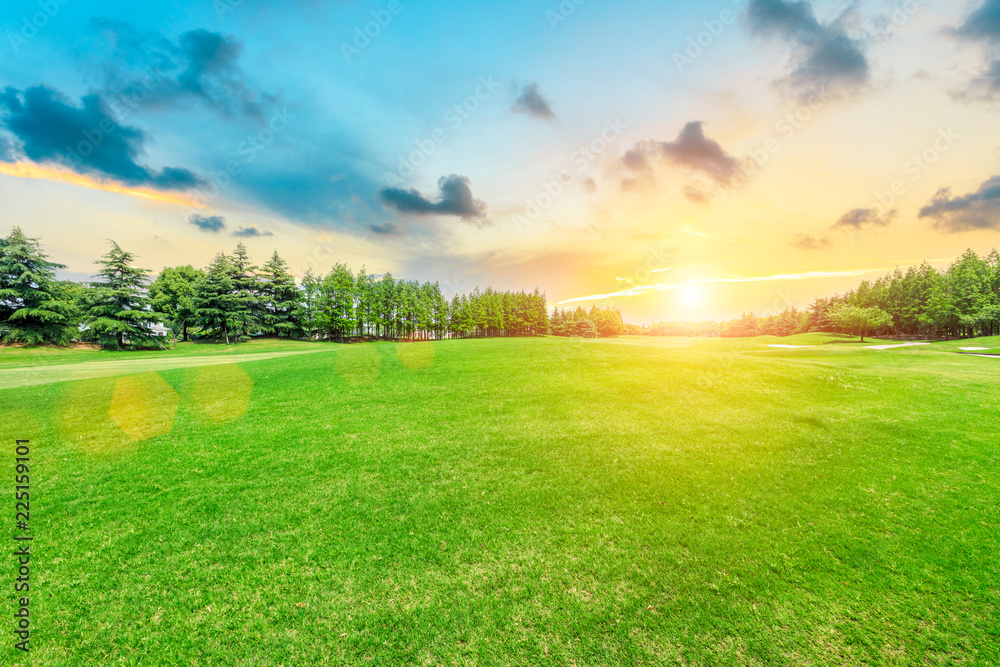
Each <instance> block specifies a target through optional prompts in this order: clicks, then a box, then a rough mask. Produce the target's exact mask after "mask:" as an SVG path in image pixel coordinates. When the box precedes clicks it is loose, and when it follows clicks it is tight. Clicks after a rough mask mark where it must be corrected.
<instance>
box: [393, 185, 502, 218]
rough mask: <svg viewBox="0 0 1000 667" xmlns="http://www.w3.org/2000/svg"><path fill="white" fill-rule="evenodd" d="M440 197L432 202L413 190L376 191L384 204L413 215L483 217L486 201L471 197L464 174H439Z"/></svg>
mask: <svg viewBox="0 0 1000 667" xmlns="http://www.w3.org/2000/svg"><path fill="white" fill-rule="evenodd" d="M438 187H439V188H440V189H441V196H440V197H439V198H438V200H437V201H436V202H432V201H431V200H429V199H427V198H426V197H424V196H423V195H421V194H420V193H419V192H417V191H416V190H414V189H410V190H402V189H400V188H383V189H382V190H380V191H379V196H380V197H381V199H382V201H383V203H385V205H386V206H388V207H390V208H394V209H396V210H397V211H399V212H400V213H413V214H416V215H454V216H458V217H460V218H462V219H463V220H473V219H479V220H485V218H486V203H485V202H483V201H482V200H479V199H474V198H473V197H472V189H471V188H470V187H469V179H468V178H466V177H465V176H456V175H455V174H452V175H451V176H442V177H441V179H440V180H439V181H438Z"/></svg>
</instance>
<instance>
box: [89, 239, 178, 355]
mask: <svg viewBox="0 0 1000 667" xmlns="http://www.w3.org/2000/svg"><path fill="white" fill-rule="evenodd" d="M109 242H110V243H111V249H110V250H109V251H108V252H107V253H105V254H104V255H103V256H102V258H101V259H100V260H98V261H96V262H94V263H95V264H97V265H98V266H100V267H101V270H100V271H98V272H97V274H96V275H95V277H96V278H99V280H95V281H93V282H91V283H90V286H91V287H92V288H93V291H92V292H91V293H90V294H89V295H88V296H87V297H86V300H87V305H88V308H87V313H86V316H85V318H84V320H83V323H84V324H85V325H86V327H87V329H86V331H85V338H86V339H87V340H92V341H94V342H96V343H98V344H99V345H100V346H101V347H104V348H111V349H114V350H122V349H125V348H126V347H139V348H143V347H163V344H162V342H161V341H160V339H159V337H158V336H155V335H154V334H153V331H152V326H153V325H154V324H156V323H157V322H159V321H160V320H161V319H162V318H163V315H162V314H161V313H157V312H154V311H153V310H152V307H151V305H152V304H151V301H150V298H149V296H148V292H147V290H146V285H147V283H148V282H149V273H150V271H149V269H142V268H139V267H136V266H132V263H133V262H134V261H135V255H134V254H132V253H130V252H127V251H125V250H122V249H121V247H120V246H119V245H118V244H117V243H115V242H114V241H109Z"/></svg>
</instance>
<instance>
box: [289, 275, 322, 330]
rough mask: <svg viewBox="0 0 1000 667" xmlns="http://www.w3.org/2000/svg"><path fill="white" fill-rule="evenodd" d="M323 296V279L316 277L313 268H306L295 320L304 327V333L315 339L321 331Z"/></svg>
mask: <svg viewBox="0 0 1000 667" xmlns="http://www.w3.org/2000/svg"><path fill="white" fill-rule="evenodd" d="M321 296H322V281H321V280H320V279H319V278H317V277H316V275H315V274H314V273H313V272H312V269H306V274H305V275H304V276H302V286H301V287H300V289H299V300H298V307H297V308H296V310H295V320H296V321H297V322H298V324H299V327H300V328H301V329H302V335H303V336H305V337H306V338H308V339H309V340H313V339H314V338H316V337H317V336H318V335H319V331H320V318H319V308H320V298H321Z"/></svg>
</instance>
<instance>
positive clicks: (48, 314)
mask: <svg viewBox="0 0 1000 667" xmlns="http://www.w3.org/2000/svg"><path fill="white" fill-rule="evenodd" d="M64 268H66V267H65V266H64V265H63V264H56V263H55V262H50V261H48V255H46V254H44V253H43V252H42V251H41V246H40V245H39V243H38V239H34V238H29V237H27V236H25V235H24V233H23V232H22V231H21V228H20V227H14V228H13V229H11V231H10V234H9V235H8V236H7V238H6V239H4V241H3V246H2V248H0V304H2V310H0V313H2V315H3V326H4V329H5V331H4V336H3V338H4V342H7V343H27V344H29V345H37V344H40V343H55V344H57V345H65V344H67V343H69V342H70V340H72V338H73V336H74V335H75V334H76V333H77V328H76V317H77V313H78V311H77V309H76V307H75V306H74V305H73V303H72V297H70V296H68V295H66V294H65V293H64V290H63V289H62V288H61V287H60V285H59V283H58V282H57V281H56V280H55V271H56V269H64Z"/></svg>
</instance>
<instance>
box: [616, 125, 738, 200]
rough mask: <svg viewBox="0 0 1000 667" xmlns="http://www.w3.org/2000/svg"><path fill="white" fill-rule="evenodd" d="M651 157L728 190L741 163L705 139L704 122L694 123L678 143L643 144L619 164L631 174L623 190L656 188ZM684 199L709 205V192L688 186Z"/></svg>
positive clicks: (687, 126) (625, 180)
mask: <svg viewBox="0 0 1000 667" xmlns="http://www.w3.org/2000/svg"><path fill="white" fill-rule="evenodd" d="M651 157H659V158H660V159H662V160H665V161H667V162H669V163H671V164H674V165H677V166H680V167H686V168H688V169H692V170H694V171H700V172H702V173H703V174H705V175H707V176H708V177H709V178H711V179H712V180H713V181H715V183H716V184H717V185H720V186H728V185H730V184H731V183H732V180H733V177H734V176H735V175H736V174H737V173H738V170H739V162H738V161H737V159H736V158H735V157H733V156H732V155H730V154H729V153H727V152H726V151H725V150H723V148H722V146H720V145H719V143H718V142H717V141H714V140H712V139H709V138H707V137H706V136H705V130H704V128H703V127H702V124H701V121H691V122H690V123H688V124H687V125H685V126H684V128H683V129H682V130H681V131H680V134H678V135H677V139H676V140H674V141H640V142H638V143H636V144H635V146H633V147H632V148H630V149H628V150H627V151H625V153H624V154H623V155H622V157H621V158H620V159H619V160H618V162H619V164H620V165H621V166H622V167H624V169H625V170H626V172H627V173H628V174H629V175H628V176H626V177H625V178H623V179H622V180H621V183H620V185H621V188H622V190H626V191H627V190H647V189H649V188H651V187H653V186H654V185H655V180H654V178H653V167H652V164H651V163H650V158H651ZM684 195H685V196H686V197H687V198H688V199H690V200H691V201H696V202H700V201H706V200H707V196H706V194H705V192H704V191H703V190H701V189H699V188H697V187H694V186H692V185H688V186H686V187H685V189H684Z"/></svg>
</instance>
